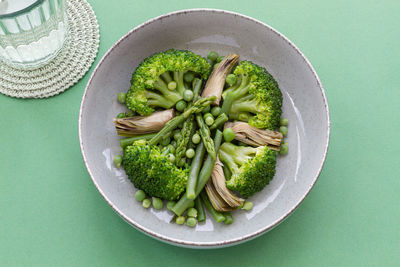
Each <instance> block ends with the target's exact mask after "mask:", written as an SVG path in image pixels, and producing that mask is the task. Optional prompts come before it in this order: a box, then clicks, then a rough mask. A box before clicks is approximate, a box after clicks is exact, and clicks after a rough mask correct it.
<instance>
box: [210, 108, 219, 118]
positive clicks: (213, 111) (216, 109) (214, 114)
mask: <svg viewBox="0 0 400 267" xmlns="http://www.w3.org/2000/svg"><path fill="white" fill-rule="evenodd" d="M211 114H212V115H213V116H214V117H217V116H218V115H219V114H221V108H220V107H218V106H216V107H213V108H212V109H211Z"/></svg>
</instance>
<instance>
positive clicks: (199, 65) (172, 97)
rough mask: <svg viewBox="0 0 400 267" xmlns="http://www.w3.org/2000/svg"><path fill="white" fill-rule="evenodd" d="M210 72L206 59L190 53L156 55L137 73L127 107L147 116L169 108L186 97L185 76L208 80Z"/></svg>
mask: <svg viewBox="0 0 400 267" xmlns="http://www.w3.org/2000/svg"><path fill="white" fill-rule="evenodd" d="M210 70H211V65H210V64H209V63H208V62H207V60H206V59H204V58H202V57H201V56H199V55H196V54H195V53H193V52H190V51H183V50H173V49H171V50H168V51H166V52H160V53H156V54H154V55H152V56H150V57H148V58H146V59H144V60H143V62H142V63H141V64H140V65H139V66H138V67H137V68H136V70H135V72H134V73H133V75H132V79H131V87H130V89H129V91H128V93H127V95H126V106H127V107H128V108H129V109H130V110H132V111H134V112H137V113H139V114H140V115H145V116H147V115H150V114H151V113H153V112H154V110H155V108H158V107H159V108H162V109H169V108H171V107H173V106H174V105H175V103H176V102H178V101H179V100H181V99H182V98H183V92H184V91H185V89H189V88H186V85H185V82H184V74H185V73H188V72H190V73H192V74H194V75H195V76H197V77H199V78H201V79H204V80H205V79H207V77H208V75H209V73H210ZM171 82H175V83H171ZM169 83H171V85H170V88H168V84H169ZM174 88H175V89H174Z"/></svg>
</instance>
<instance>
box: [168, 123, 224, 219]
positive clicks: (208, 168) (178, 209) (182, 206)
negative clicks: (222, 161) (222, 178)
mask: <svg viewBox="0 0 400 267" xmlns="http://www.w3.org/2000/svg"><path fill="white" fill-rule="evenodd" d="M221 141H222V132H221V131H220V130H217V131H216V133H215V137H214V144H215V145H214V146H215V147H214V148H215V151H216V152H218V150H219V146H220V145H221ZM215 161H216V159H214V158H213V157H211V155H208V156H207V158H206V160H205V161H204V164H203V167H202V168H201V171H200V173H199V176H198V179H197V184H196V191H195V197H196V196H198V195H199V194H200V192H201V190H203V188H204V186H205V185H206V183H207V181H208V179H210V176H211V173H212V171H213V169H214V165H215ZM191 202H193V200H191V199H188V198H187V194H186V193H185V194H184V195H183V197H182V198H181V199H180V200H179V201H178V202H177V203H176V205H175V206H174V207H173V208H172V211H173V212H175V214H176V215H178V216H179V215H181V214H182V213H183V212H184V211H185V210H186V209H187V208H188V207H189V206H190V205H191Z"/></svg>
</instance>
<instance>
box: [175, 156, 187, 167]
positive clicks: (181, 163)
mask: <svg viewBox="0 0 400 267" xmlns="http://www.w3.org/2000/svg"><path fill="white" fill-rule="evenodd" d="M185 163H186V159H185V158H181V160H180V161H179V162H177V165H178V167H183V166H184V165H185Z"/></svg>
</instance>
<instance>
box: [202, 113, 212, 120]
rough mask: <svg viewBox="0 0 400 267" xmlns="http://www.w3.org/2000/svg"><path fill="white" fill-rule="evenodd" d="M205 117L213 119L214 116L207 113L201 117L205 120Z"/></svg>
mask: <svg viewBox="0 0 400 267" xmlns="http://www.w3.org/2000/svg"><path fill="white" fill-rule="evenodd" d="M207 117H211V118H213V119H214V116H213V115H212V114H211V113H210V112H207V113H206V114H204V115H203V119H207Z"/></svg>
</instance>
